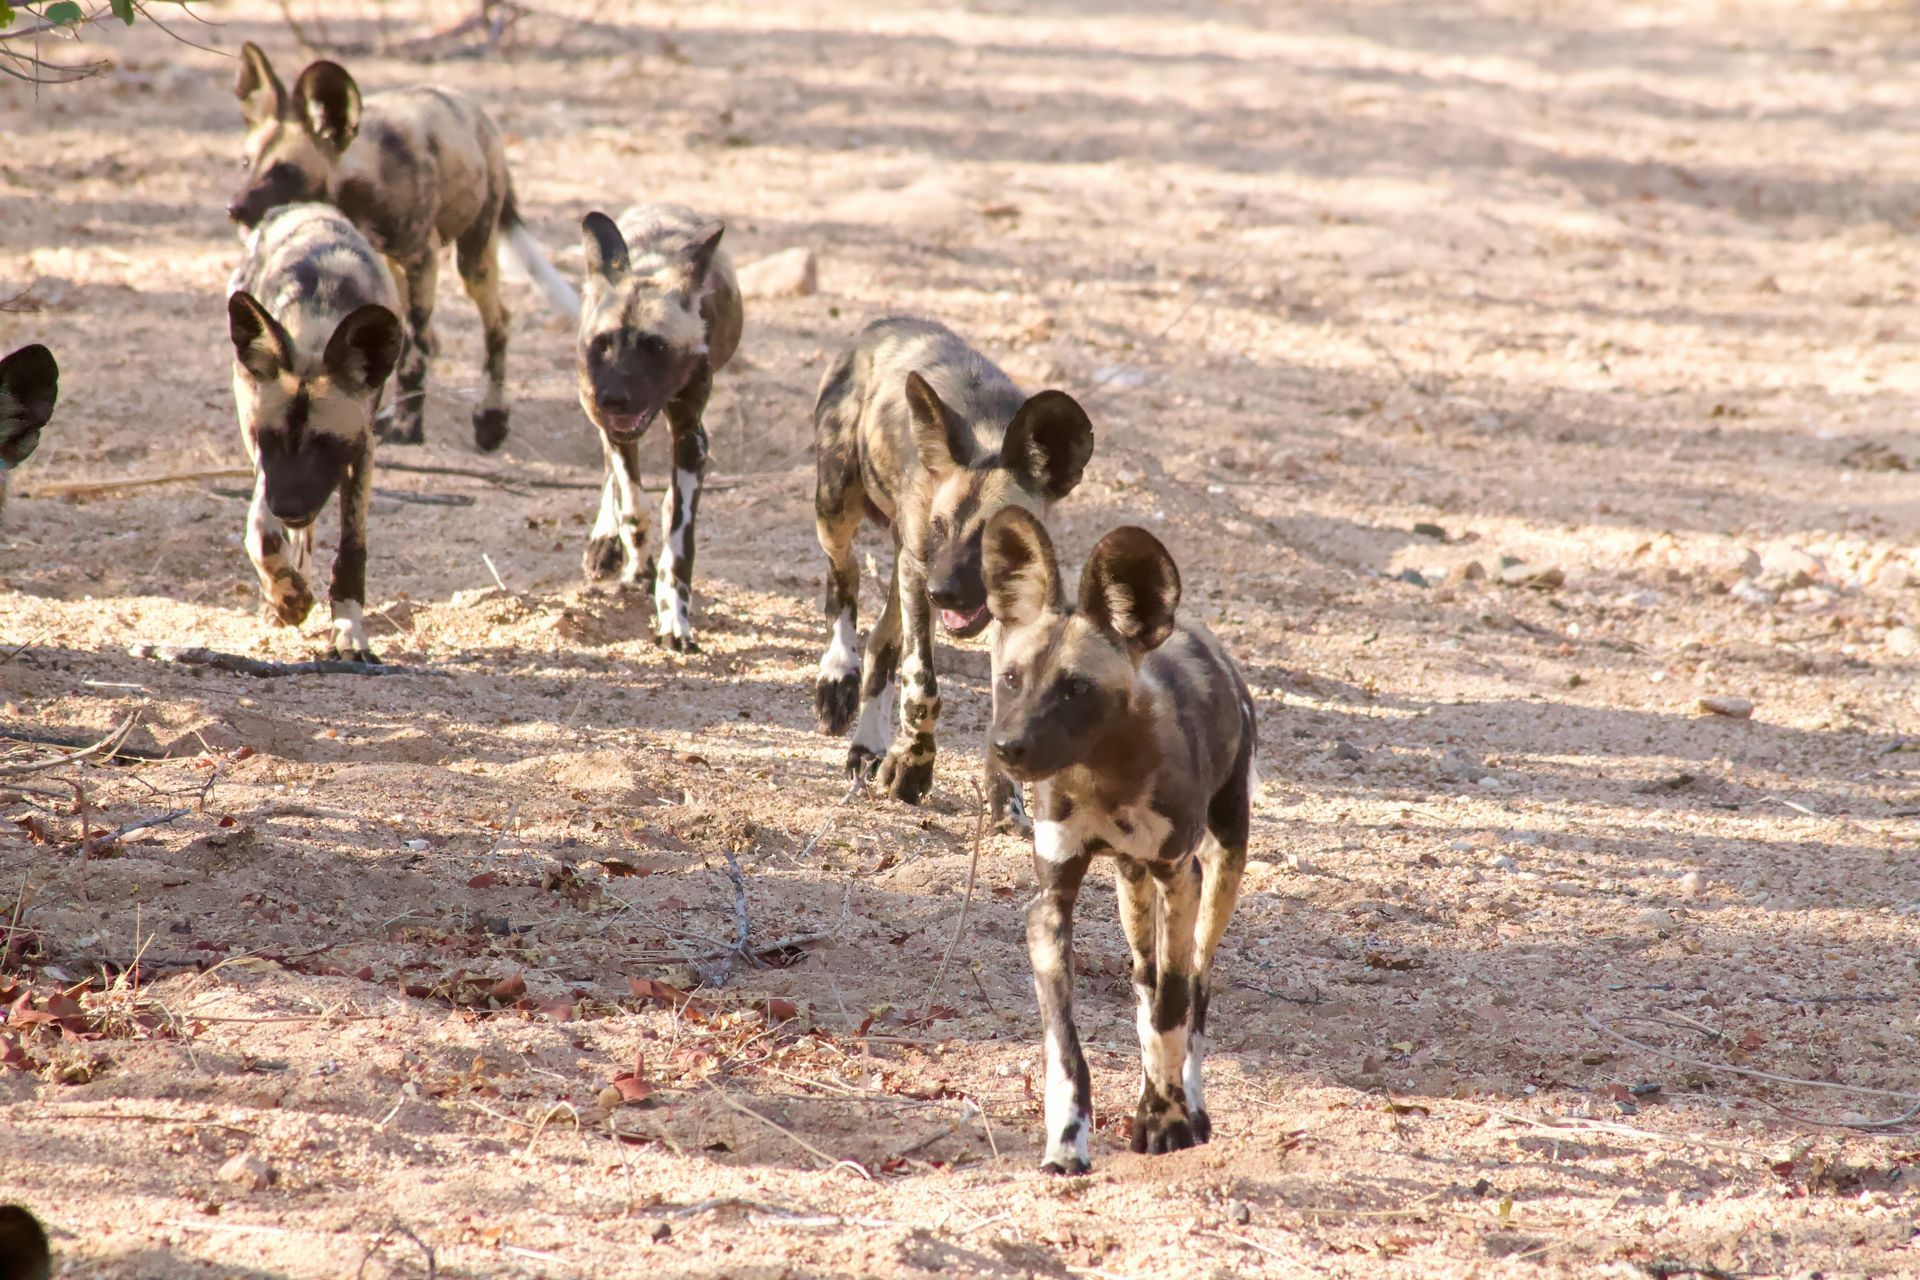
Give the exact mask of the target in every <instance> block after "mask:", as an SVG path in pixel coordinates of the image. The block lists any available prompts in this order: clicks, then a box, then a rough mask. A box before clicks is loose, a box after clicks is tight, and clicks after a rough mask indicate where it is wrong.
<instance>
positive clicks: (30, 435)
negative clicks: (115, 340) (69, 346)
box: [0, 342, 60, 512]
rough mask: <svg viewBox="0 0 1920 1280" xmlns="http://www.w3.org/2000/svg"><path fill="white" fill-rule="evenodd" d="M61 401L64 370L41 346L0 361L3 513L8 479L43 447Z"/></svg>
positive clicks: (0, 491) (0, 492)
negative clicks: (42, 438)
mask: <svg viewBox="0 0 1920 1280" xmlns="http://www.w3.org/2000/svg"><path fill="white" fill-rule="evenodd" d="M59 398H60V366H59V365H58V364H57V363H55V361H54V358H53V352H51V351H49V350H47V349H46V348H45V347H43V346H41V345H40V344H39V343H37V342H36V343H34V344H33V345H32V346H27V347H22V348H20V349H19V350H18V351H15V352H13V353H12V354H11V355H9V356H8V357H7V358H6V359H4V360H0V512H4V511H5V510H6V509H7V476H8V474H9V473H10V472H11V471H12V470H13V469H14V468H15V467H17V466H19V465H20V464H21V463H23V462H25V461H26V460H27V459H28V458H29V457H30V456H32V454H33V451H34V449H35V448H37V447H38V446H39V444H40V429H41V428H42V427H44V426H46V425H47V419H49V418H51V417H52V416H53V405H54V402H55V401H56V400H58V399H59Z"/></svg>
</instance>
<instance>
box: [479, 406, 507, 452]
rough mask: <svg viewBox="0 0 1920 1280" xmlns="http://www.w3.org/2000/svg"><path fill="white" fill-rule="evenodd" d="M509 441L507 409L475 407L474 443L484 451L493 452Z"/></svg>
mask: <svg viewBox="0 0 1920 1280" xmlns="http://www.w3.org/2000/svg"><path fill="white" fill-rule="evenodd" d="M506 442H507V411H506V410H505V409H475V410H474V411H473V443H474V447H475V448H477V449H479V450H480V452H482V453H492V452H493V451H494V450H495V449H498V448H499V447H500V446H501V445H503V444H505V443H506Z"/></svg>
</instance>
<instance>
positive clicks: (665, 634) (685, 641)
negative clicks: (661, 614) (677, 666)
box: [653, 631, 700, 653]
mask: <svg viewBox="0 0 1920 1280" xmlns="http://www.w3.org/2000/svg"><path fill="white" fill-rule="evenodd" d="M653 642H654V643H655V644H657V645H659V646H660V647H661V648H662V649H670V650H672V651H673V652H674V653H698V652H700V646H699V645H697V644H695V643H694V640H693V637H692V636H677V635H674V634H673V633H672V632H671V631H656V632H654V633H653Z"/></svg>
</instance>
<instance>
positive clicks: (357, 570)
mask: <svg viewBox="0 0 1920 1280" xmlns="http://www.w3.org/2000/svg"><path fill="white" fill-rule="evenodd" d="M395 305H396V297H395V289H394V285H393V279H392V277H391V276H390V275H389V274H388V271H387V266H386V264H385V263H384V262H382V261H381V259H380V255H379V254H377V253H376V252H374V249H373V246H372V245H370V244H368V243H367V240H366V237H365V236H362V235H361V234H360V233H359V232H358V231H357V230H355V229H354V225H353V224H352V223H351V222H349V221H347V219H346V217H345V216H344V215H343V214H341V213H340V211H339V210H337V209H335V208H333V207H332V206H330V205H324V204H296V205H287V206H286V207H284V208H281V209H277V210H275V211H274V212H272V213H270V214H268V215H267V217H266V218H265V219H264V220H262V221H261V223H260V225H259V226H258V227H256V228H255V229H254V232H253V235H252V236H251V237H250V239H249V240H248V243H247V257H246V261H244V262H243V263H242V264H241V266H240V269H239V270H238V271H236V272H235V273H234V277H233V282H232V286H231V288H230V289H229V290H228V297H227V329H228V332H229V334H230V335H231V336H232V338H233V402H234V408H235V410H236V411H237V412H238V415H239V419H240V435H241V438H242V440H243V441H244V442H245V444H246V448H247V456H248V457H250V458H252V459H253V465H254V480H253V504H252V505H251V506H250V507H248V509H247V538H246V542H247V556H248V558H249V559H251V560H252V561H253V567H254V570H255V572H257V573H258V574H259V576H260V592H261V594H262V596H263V597H264V598H265V600H266V604H267V607H268V609H269V610H271V612H272V613H273V615H274V616H275V617H276V618H278V619H279V620H280V621H281V622H283V623H286V624H287V625H288V626H298V625H300V623H302V622H303V621H305V620H306V616H307V613H308V612H309V611H310V610H311V609H312V608H313V591H312V589H311V588H310V587H309V586H308V585H307V579H306V576H305V570H306V568H307V561H308V558H309V556H310V554H311V552H312V549H313V522H314V521H315V520H316V519H318V518H319V515H320V513H321V511H322V510H323V509H325V507H326V505H327V500H328V499H329V498H330V497H332V496H333V494H334V491H335V490H338V491H339V494H340V546H339V549H338V550H337V551H336V552H335V555H334V561H333V582H332V586H331V590H330V592H329V598H330V600H331V602H332V606H333V641H332V645H331V650H332V652H333V654H334V656H336V657H341V658H350V659H361V660H367V661H370V660H372V657H373V655H372V654H371V653H370V652H369V651H368V646H367V630H366V624H365V623H364V622H363V621H362V613H363V611H364V607H365V604H366V599H367V498H368V495H369V494H370V493H371V492H372V489H373V449H374V437H373V418H374V413H375V411H376V410H377V409H378V408H379V404H380V396H381V391H382V388H384V387H385V385H386V382H387V378H388V377H389V376H391V375H392V373H393V369H394V365H395V364H396V363H397V362H398V361H399V359H400V351H401V346H402V343H403V341H404V339H403V338H402V336H401V332H400V318H399V316H398V315H397V314H395V310H394V308H395Z"/></svg>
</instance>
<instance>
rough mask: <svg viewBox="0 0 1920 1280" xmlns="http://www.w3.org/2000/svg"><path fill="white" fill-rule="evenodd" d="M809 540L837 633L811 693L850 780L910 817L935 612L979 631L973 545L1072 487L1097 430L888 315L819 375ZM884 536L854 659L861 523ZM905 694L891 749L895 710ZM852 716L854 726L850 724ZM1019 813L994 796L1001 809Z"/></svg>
mask: <svg viewBox="0 0 1920 1280" xmlns="http://www.w3.org/2000/svg"><path fill="white" fill-rule="evenodd" d="M813 419H814V428H815V432H816V442H817V463H818V468H819V470H818V476H817V479H816V482H815V487H814V520H815V529H816V532H817V533H818V534H819V537H820V546H821V548H822V549H823V550H824V551H825V552H826V553H827V592H826V612H827V621H828V624H829V625H830V626H831V628H832V631H831V633H830V636H829V643H828V647H827V651H826V654H825V655H824V656H823V657H822V658H821V660H820V672H819V676H818V678H817V680H816V682H815V685H814V702H815V707H816V710H817V711H818V713H819V721H820V728H821V730H822V731H823V732H826V733H835V734H838V733H845V732H846V731H847V729H848V728H849V727H850V726H851V727H854V735H853V742H852V745H851V746H850V747H849V748H848V752H847V769H848V772H849V773H852V774H854V775H855V776H856V777H864V776H867V775H869V774H874V775H877V777H878V779H879V781H880V783H881V785H882V786H883V787H885V788H886V790H887V791H888V792H889V793H890V794H892V795H894V796H896V797H898V798H900V799H902V800H905V801H908V802H909V803H917V802H918V801H919V800H920V799H921V798H922V797H924V796H925V795H926V793H927V789H928V788H929V787H930V786H931V785H932V783H933V760H934V726H935V724H936V722H937V721H938V719H939V716H940V697H939V688H938V685H937V683H936V681H935V679H934V673H933V613H934V610H935V609H938V610H939V613H940V620H941V624H942V625H943V626H944V627H945V628H946V629H947V631H948V632H949V633H950V634H953V635H956V636H961V637H966V636H973V635H978V634H979V633H980V631H981V630H983V629H984V628H985V627H986V625H987V622H988V618H987V608H986V586H985V584H984V583H983V582H982V580H981V576H980V534H981V530H982V529H983V528H985V526H986V523H987V521H988V519H990V518H991V517H992V516H993V515H994V513H995V512H998V511H1001V510H1003V509H1005V508H1008V507H1020V508H1023V509H1026V510H1030V511H1034V512H1039V513H1043V514H1044V512H1045V511H1046V509H1047V508H1048V507H1049V506H1050V505H1051V504H1052V503H1054V502H1057V501H1059V500H1060V499H1061V498H1063V497H1065V496H1066V495H1067V494H1068V493H1070V492H1072V490H1073V487H1074V486H1075V485H1077V484H1079V483H1080V476H1081V473H1082V472H1083V471H1084V470H1085V469H1086V465H1087V460H1088V459H1089V458H1090V457H1091V456H1092V454H1093V425H1092V424H1091V423H1090V422H1089V421H1088V420H1087V415H1086V414H1085V413H1084V412H1083V411H1082V410H1081V408H1080V406H1079V405H1078V404H1076V403H1075V402H1074V400H1073V398H1072V397H1071V396H1069V395H1067V394H1066V393H1065V392H1064V391H1042V392H1040V393H1039V394H1037V395H1034V396H1027V395H1025V394H1024V393H1023V392H1021V390H1020V389H1019V388H1018V387H1017V386H1015V385H1014V383H1013V380H1012V379H1011V378H1009V377H1007V375H1006V374H1004V373H1002V372H1001V371H1000V370H999V369H998V368H997V367H996V366H995V365H994V364H993V363H992V362H991V361H989V360H988V359H987V358H986V357H985V356H983V355H981V354H980V353H979V352H977V351H975V350H974V349H973V348H972V347H970V346H968V345H967V343H966V342H965V341H963V340H962V339H961V338H960V337H959V335H957V334H955V333H954V332H953V331H952V330H951V329H948V328H947V327H946V326H945V325H942V324H939V323H936V322H935V321H932V320H923V319H917V318H914V317H910V316H888V317H885V318H883V319H879V320H875V321H874V322H873V323H871V324H869V325H868V326H867V327H866V328H865V329H863V330H861V332H860V334H859V336H857V337H856V338H855V339H854V340H853V343H852V344H851V345H850V346H849V347H848V348H847V349H846V351H845V352H843V353H842V354H841V356H840V358H839V359H837V360H835V361H834V362H833V364H832V365H831V366H830V367H829V368H828V369H827V373H826V377H825V379H824V380H823V381H822V382H821V385H820V394H819V397H818V399H817V400H816V402H815V405H814V411H813ZM865 519H871V520H873V521H874V522H875V523H876V524H879V525H880V526H882V527H883V528H886V529H888V530H890V531H891V533H892V535H893V544H894V564H893V576H892V580H891V582H890V584H889V586H888V591H887V604H886V607H885V609H884V610H883V611H882V613H881V615H880V620H879V622H878V623H876V624H875V626H874V628H873V630H872V632H871V634H869V635H868V637H867V641H866V648H865V651H864V654H862V653H861V651H860V649H859V647H858V622H859V595H860V590H859V589H860V572H859V567H858V565H857V563H856V561H855V560H854V554H853V541H854V536H855V535H856V534H857V533H858V532H859V531H860V524H861V522H862V520H865ZM896 669H897V671H898V679H899V681H900V683H901V684H902V685H904V687H905V692H904V696H903V697H902V698H901V699H900V728H901V730H902V732H901V735H900V736H899V737H898V738H895V737H894V734H893V726H892V725H891V724H890V723H889V721H890V720H891V718H892V714H891V705H892V702H893V698H894V690H895V678H896ZM856 712H857V715H858V723H857V725H856V724H855V717H856ZM1010 798H1014V797H1013V796H1012V795H1011V792H1010V789H1009V788H1006V787H1005V786H1004V784H1003V785H1002V786H1001V787H999V788H997V794H996V797H995V800H996V809H998V808H999V807H1000V806H1001V805H1002V804H1004V803H1005V802H1006V801H1007V800H1008V799H1010Z"/></svg>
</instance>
